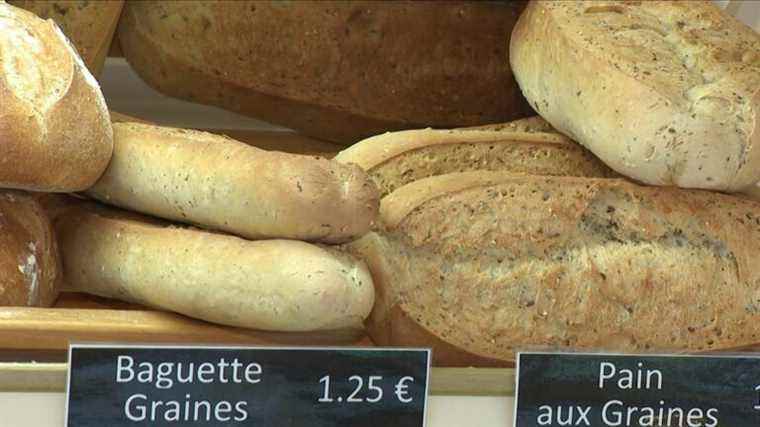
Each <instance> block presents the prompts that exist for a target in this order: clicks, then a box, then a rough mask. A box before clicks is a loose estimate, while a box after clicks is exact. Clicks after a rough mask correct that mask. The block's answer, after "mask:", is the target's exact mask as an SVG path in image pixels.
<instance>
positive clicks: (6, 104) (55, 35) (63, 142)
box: [0, 2, 113, 192]
mask: <svg viewBox="0 0 760 427" xmlns="http://www.w3.org/2000/svg"><path fill="white" fill-rule="evenodd" d="M112 132H113V130H112V129H111V122H110V120H109V116H108V110H107V109H106V104H105V100H104V99H103V95H102V94H101V92H100V87H99V86H98V83H97V81H95V79H94V78H93V77H92V75H91V74H90V72H89V71H88V70H87V68H86V67H85V66H84V64H83V63H82V60H81V59H80V58H79V56H78V55H77V54H76V52H75V51H74V49H73V48H72V47H71V44H70V42H69V41H68V39H66V37H65V36H64V35H63V33H61V31H60V30H59V29H58V27H57V26H56V25H55V23H53V21H43V20H42V19H40V18H38V17H37V16H36V15H34V14H33V13H31V12H27V11H25V10H23V9H19V8H17V7H13V6H10V5H8V4H6V3H4V2H0V144H1V145H2V146H1V147H0V187H5V188H18V189H25V190H38V191H55V192H71V191H79V190H84V189H85V188H87V187H89V186H90V185H92V184H93V183H94V182H95V180H97V179H98V177H99V176H100V174H101V173H102V172H103V170H104V169H105V168H106V165H107V164H108V161H109V160H110V158H111V151H112V149H113V140H112V138H113V134H112Z"/></svg>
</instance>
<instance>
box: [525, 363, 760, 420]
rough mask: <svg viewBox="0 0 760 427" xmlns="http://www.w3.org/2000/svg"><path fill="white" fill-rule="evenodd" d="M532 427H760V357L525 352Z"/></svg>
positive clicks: (527, 406)
mask: <svg viewBox="0 0 760 427" xmlns="http://www.w3.org/2000/svg"><path fill="white" fill-rule="evenodd" d="M529 426H530V427H536V426H595V427H634V426H635V427H757V426H760V356H752V355H746V356H712V355H710V356H655V355H638V356H636V355H614V354H575V353H570V354H562V353H520V354H519V355H518V372H517V394H516V405H515V427H529Z"/></svg>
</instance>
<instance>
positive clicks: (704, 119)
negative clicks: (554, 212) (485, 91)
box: [509, 1, 760, 192]
mask: <svg viewBox="0 0 760 427" xmlns="http://www.w3.org/2000/svg"><path fill="white" fill-rule="evenodd" d="M509 54H510V59H511V64H512V69H513V70H514V72H515V76H516V78H517V81H518V83H519V84H520V88H521V89H522V91H523V94H524V95H525V97H526V98H527V99H528V100H529V101H530V102H531V104H532V105H533V107H534V109H535V110H536V111H537V112H538V113H539V114H541V116H543V117H544V118H545V119H546V120H547V121H548V122H549V123H550V124H551V125H552V126H553V127H554V128H556V129H557V130H558V131H560V132H562V133H564V134H566V135H568V136H570V137H571V138H572V139H574V140H575V141H578V142H579V143H581V144H582V145H584V146H586V147H587V148H588V149H589V150H591V151H592V152H594V154H596V155H597V156H599V158H601V159H602V160H603V161H604V162H605V163H606V164H607V165H608V166H610V167H611V168H612V169H614V170H615V171H617V172H619V173H621V174H623V175H626V176H629V177H631V178H634V179H636V180H639V181H641V182H644V183H647V184H652V185H663V186H671V185H676V186H679V187H686V188H703V189H712V190H721V191H730V192H736V191H741V190H743V189H744V188H746V187H748V186H750V185H753V184H755V183H757V182H758V180H760V136H759V135H760V121H758V117H757V116H758V110H760V35H758V33H756V32H755V31H753V30H752V29H751V28H749V27H747V26H745V25H744V24H742V23H741V22H739V21H738V20H736V19H735V18H733V17H731V16H730V15H728V14H726V13H724V12H723V11H721V10H720V9H719V8H718V7H717V6H715V5H714V4H712V2H708V1H699V2H696V1H689V2H679V1H673V2H671V1H629V2H614V1H572V2H570V1H536V2H531V3H530V5H529V6H528V8H527V9H526V10H525V13H523V15H522V16H521V17H520V20H519V22H518V23H517V25H516V26H515V29H514V31H513V33H512V38H511V45H510V49H509Z"/></svg>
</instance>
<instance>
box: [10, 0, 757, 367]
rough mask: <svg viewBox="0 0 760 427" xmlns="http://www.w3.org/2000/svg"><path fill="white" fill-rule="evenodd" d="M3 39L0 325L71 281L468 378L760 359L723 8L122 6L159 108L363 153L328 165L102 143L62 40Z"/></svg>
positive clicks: (93, 92)
mask: <svg viewBox="0 0 760 427" xmlns="http://www.w3.org/2000/svg"><path fill="white" fill-rule="evenodd" d="M19 3H23V4H24V5H25V7H29V8H32V9H34V8H35V6H37V7H38V9H40V13H42V14H45V12H44V10H47V9H46V8H45V7H42V8H39V4H38V3H37V2H34V1H32V2H26V1H24V2H19ZM53 4H57V2H56V3H53ZM72 4H78V3H77V2H74V3H67V5H68V6H67V7H69V6H71V5H72ZM48 6H50V5H48ZM108 6H109V7H108V8H107V9H108V11H110V12H111V13H112V14H114V16H115V15H116V14H118V12H117V11H116V10H117V9H118V8H120V7H121V2H115V3H110V4H109V5H108ZM61 7H62V6H59V7H56V6H52V11H53V12H55V13H57V12H59V11H60V9H61ZM88 7H89V6H87V5H84V4H82V5H81V7H78V8H77V9H76V10H77V11H81V12H82V14H81V15H78V14H72V15H67V16H71V17H77V18H76V19H74V18H71V19H74V21H76V22H83V20H84V19H85V18H86V17H90V16H92V14H89V13H85V11H86V10H89V9H88ZM99 7H105V5H99ZM67 10H68V9H67ZM48 12H49V11H48ZM55 13H53V15H55ZM67 13H69V12H67ZM521 13H522V14H521ZM59 15H66V14H59ZM518 17H519V20H518ZM58 18H59V20H61V21H62V22H65V20H63V18H62V16H58ZM74 21H72V22H74ZM64 25H66V24H64ZM0 28H2V29H3V31H1V32H0V65H1V67H0V70H2V74H0V91H1V92H2V93H0V99H1V100H2V104H0V142H2V145H3V148H2V150H3V151H2V157H1V158H0V187H3V188H6V189H9V190H6V191H4V192H0V240H2V242H3V245H2V250H0V269H2V271H3V272H6V273H7V274H5V275H3V278H4V279H3V280H4V281H2V282H0V285H2V286H1V289H0V303H4V304H21V305H49V304H51V303H52V301H53V300H54V299H55V294H56V292H57V287H56V285H57V284H58V283H59V282H60V281H61V280H60V279H61V277H63V279H64V281H65V282H66V286H67V287H68V289H70V290H75V291H81V292H88V293H92V294H95V295H100V296H104V297H110V298H117V299H121V300H125V301H129V302H135V303H139V304H144V305H147V306H151V307H157V308H161V309H166V310H172V311H176V312H179V313H183V314H186V315H188V316H193V317H197V318H200V319H204V320H208V321H211V322H216V323H220V324H224V325H231V326H240V327H247V328H256V329H264V330H275V331H315V330H331V329H346V328H349V329H350V328H354V329H359V328H362V327H363V324H364V323H365V321H366V326H367V329H368V330H369V332H370V335H371V337H372V338H373V339H374V341H375V342H376V343H377V344H379V345H400V346H414V347H420V346H431V347H433V348H434V356H433V357H434V360H435V361H436V363H438V364H442V365H457V366H468V365H479V366H483V365H486V366H505V365H511V364H512V363H513V360H514V354H515V352H516V351H519V350H524V349H572V350H576V349H584V350H607V351H624V352H628V351H635V352H649V351H658V352H661V351H674V352H682V351H708V350H722V349H727V348H735V347H740V346H745V345H750V344H754V343H756V342H757V341H758V337H759V336H760V264H758V263H757V262H756V261H755V259H754V258H755V257H754V255H755V253H756V252H757V251H758V249H760V247H759V245H758V243H756V242H759V241H760V205H758V202H757V201H755V200H752V199H753V198H756V197H757V195H758V194H760V189H758V188H760V187H758V183H760V148H759V146H760V144H759V143H760V141H758V135H757V128H758V126H760V125H759V124H758V123H759V121H758V118H757V117H756V116H757V111H758V108H760V105H759V103H760V95H758V92H759V91H760V36H758V34H756V33H755V32H753V31H752V30H750V29H748V28H746V27H744V26H743V25H742V24H740V23H739V22H738V21H736V20H735V19H733V18H731V17H729V16H727V15H725V14H723V13H722V12H721V11H720V10H719V9H718V8H717V7H715V6H713V5H712V4H711V3H710V2H689V3H688V4H687V3H685V2H663V1H652V2H635V1H620V2H618V1H577V2H569V1H567V2H554V1H533V2H531V3H530V4H528V5H527V6H526V3H525V2H446V3H445V4H441V5H431V4H429V3H425V2H397V3H377V2H363V1H352V2H292V3H281V2H250V1H240V2H210V1H209V2H207V1H195V2H168V1H145V2H129V3H127V4H125V6H124V10H123V13H122V14H121V17H120V22H119V28H118V35H119V39H120V45H121V48H122V49H123V51H124V55H125V57H126V59H127V61H128V62H129V63H130V64H131V65H132V66H133V67H134V68H135V70H136V71H137V73H138V74H139V75H140V76H141V77H143V78H144V79H145V80H146V82H147V83H148V84H149V85H151V86H153V87H154V88H156V89H158V90H159V91H162V92H164V93H166V94H169V95H172V96H176V97H180V98H183V99H187V100H192V101H197V102H202V103H207V104H212V105H217V106H221V107H223V108H227V109H230V110H233V111H237V112H241V113H244V114H248V115H252V116H255V117H258V118H263V119H265V120H269V121H271V122H273V123H278V124H282V125H286V126H289V127H291V128H294V129H296V130H299V131H301V132H303V133H304V134H306V135H309V136H314V137H318V138H322V139H326V140H330V141H338V142H341V143H346V144H350V143H354V142H356V141H357V140H359V139H361V138H365V139H364V140H362V141H360V142H358V143H356V144H355V145H353V146H352V147H349V148H346V149H345V150H344V151H343V152H341V153H339V154H338V155H337V157H336V158H335V159H332V160H327V159H325V158H320V157H312V156H303V155H294V154H286V153H282V152H276V151H264V150H261V149H257V148H254V147H252V146H249V145H246V144H243V143H241V142H239V141H236V140H234V139H231V138H227V137H224V136H219V135H215V134H211V133H205V132H200V131H193V130H184V129H174V128H168V127H162V126H156V125H153V124H150V123H138V122H135V121H126V122H117V123H113V124H111V121H110V118H109V115H108V111H107V109H106V106H105V102H104V101H103V97H102V95H101V93H100V90H99V88H98V85H97V83H96V82H95V80H94V79H93V78H92V75H91V74H90V73H89V72H88V70H87V69H86V68H85V66H84V64H83V63H82V61H81V60H80V59H79V56H78V54H77V52H76V51H75V49H74V48H73V47H72V45H71V44H70V43H69V42H68V40H67V39H66V37H65V36H64V35H63V34H62V33H61V31H60V30H58V28H57V27H56V26H55V25H54V24H53V23H52V22H51V21H43V20H41V19H39V18H37V17H35V16H34V15H32V14H31V13H28V12H24V11H22V10H20V9H17V8H14V7H12V6H9V5H7V4H5V3H2V2H0ZM69 28H72V29H70V30H68V31H69V32H70V33H71V34H72V35H74V36H73V37H74V38H75V39H77V37H76V36H78V35H80V33H79V32H78V31H77V30H79V29H81V28H83V26H81V25H77V24H75V23H74V24H71V25H70V27H69ZM92 28H93V31H92V34H93V36H92V37H94V38H97V39H98V40H107V39H110V33H109V32H108V31H105V30H104V28H106V27H99V26H98V27H97V28H96V27H92ZM96 30H97V31H96ZM94 34H97V35H94ZM85 39H87V40H90V39H89V38H87V37H85ZM78 43H79V45H80V46H81V48H82V50H83V52H84V51H87V50H88V48H85V47H84V46H87V43H84V42H81V41H80V42H78ZM98 46H100V45H98ZM101 51H102V49H100V50H98V52H101ZM95 57H96V60H95V64H96V65H95V66H93V68H97V62H98V61H97V58H98V55H97V54H96V55H95ZM513 73H514V76H513ZM518 84H519V87H518ZM521 92H522V94H521ZM523 95H524V98H523ZM7 100H10V101H7ZM528 103H529V104H530V105H531V106H532V107H533V109H534V110H535V112H536V113H538V114H539V115H540V116H536V117H530V118H525V116H528V115H530V109H529V108H528V107H527V105H528ZM518 118H522V119H520V120H517V121H511V122H507V121H508V120H512V119H518ZM494 122H496V123H498V124H489V123H494ZM502 122H506V123H502ZM430 127H434V128H436V129H431V128H430ZM414 128H420V129H414ZM446 128H451V129H446ZM409 129H412V130H409ZM387 131H395V132H392V133H383V132H387ZM371 135H375V136H371ZM22 190H25V191H37V192H39V191H43V192H57V193H72V192H76V193H77V194H78V197H71V196H62V195H54V196H37V197H35V198H33V197H30V196H29V195H28V194H27V193H24V192H23V191H22ZM381 197H382V200H380V198H381ZM83 198H87V199H89V200H83ZM39 202H42V206H40V204H39ZM43 207H44V212H46V213H47V215H48V216H49V217H51V218H52V220H53V225H52V226H51V223H50V221H49V220H48V219H47V217H46V214H45V213H43ZM53 230H54V231H53ZM54 234H55V236H54ZM56 247H58V248H56ZM59 257H60V258H61V259H62V261H61V262H59V260H58V258H59ZM61 272H62V273H61Z"/></svg>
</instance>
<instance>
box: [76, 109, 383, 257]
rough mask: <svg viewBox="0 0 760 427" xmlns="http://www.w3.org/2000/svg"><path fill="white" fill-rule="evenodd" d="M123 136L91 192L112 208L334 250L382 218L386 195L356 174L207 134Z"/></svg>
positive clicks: (165, 130)
mask: <svg viewBox="0 0 760 427" xmlns="http://www.w3.org/2000/svg"><path fill="white" fill-rule="evenodd" d="M113 128H114V155H113V159H112V160H111V163H110V164H109V165H108V168H107V169H106V171H105V173H103V175H102V176H101V178H100V179H99V180H98V182H97V183H95V185H94V186H93V187H92V188H90V189H88V190H87V191H86V194H87V195H89V196H92V197H94V198H96V199H98V200H101V201H103V202H105V203H109V204H113V205H116V206H119V207H123V208H127V209H131V210H134V211H137V212H143V213H147V214H151V215H155V216H158V217H161V218H166V219H171V220H175V221H181V222H186V223H190V224H195V225H198V226H201V227H204V228H209V229H214V230H222V231H226V232H229V233H233V234H236V235H239V236H242V237H246V238H251V239H261V238H289V239H298V240H309V241H321V242H327V243H336V242H345V241H348V240H351V239H354V238H357V237H360V236H361V235H363V234H364V233H366V232H367V231H369V229H370V225H371V224H372V222H373V221H374V220H375V219H376V217H377V209H378V204H379V201H378V194H377V189H376V188H375V185H374V184H373V183H372V181H371V180H370V179H369V178H368V177H367V174H366V173H365V172H364V171H363V170H362V169H361V168H359V167H358V166H356V165H345V164H341V163H338V162H335V161H332V160H327V159H324V158H320V157H313V156H304V155H296V154H287V153H281V152H275V151H264V150H261V149H258V148H255V147H251V146H249V145H246V144H243V143H242V142H238V141H235V140H234V139H231V138H227V137H224V136H220V135H214V134H211V133H207V132H201V131H193V130H186V129H176V128H169V127H162V126H152V125H148V124H142V123H129V122H122V123H114V124H113Z"/></svg>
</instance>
